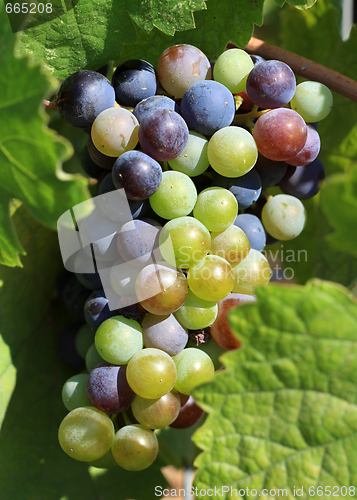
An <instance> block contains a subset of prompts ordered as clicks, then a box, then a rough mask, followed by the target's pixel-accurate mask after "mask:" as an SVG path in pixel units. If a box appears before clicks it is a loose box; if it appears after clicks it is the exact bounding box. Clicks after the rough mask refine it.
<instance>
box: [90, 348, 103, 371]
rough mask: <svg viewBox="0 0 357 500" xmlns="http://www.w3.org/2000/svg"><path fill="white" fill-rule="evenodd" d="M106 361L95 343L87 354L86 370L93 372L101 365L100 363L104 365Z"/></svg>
mask: <svg viewBox="0 0 357 500" xmlns="http://www.w3.org/2000/svg"><path fill="white" fill-rule="evenodd" d="M103 361H104V359H103V358H102V357H101V355H100V354H99V352H98V351H97V348H96V346H95V343H94V342H93V344H92V345H91V346H90V348H89V349H88V351H87V354H86V368H87V370H88V371H89V372H91V371H92V370H93V368H94V367H96V366H97V365H99V363H103Z"/></svg>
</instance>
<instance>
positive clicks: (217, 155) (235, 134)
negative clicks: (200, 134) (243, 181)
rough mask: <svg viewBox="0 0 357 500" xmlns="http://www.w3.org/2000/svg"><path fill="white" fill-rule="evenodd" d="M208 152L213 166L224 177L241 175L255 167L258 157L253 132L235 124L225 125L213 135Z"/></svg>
mask: <svg viewBox="0 0 357 500" xmlns="http://www.w3.org/2000/svg"><path fill="white" fill-rule="evenodd" d="M207 154H208V160H209V162H210V165H211V166H212V168H213V169H214V170H215V171H216V172H218V173H219V174H221V175H223V176H224V177H241V176H242V175H244V174H246V173H247V172H249V171H250V170H251V169H252V168H253V167H254V165H255V163H256V161H257V159H258V149H257V145H256V143H255V141H254V139H253V136H252V134H250V133H249V132H248V131H247V130H245V129H244V128H241V127H233V126H230V127H223V128H221V129H220V130H217V132H215V133H214V134H213V135H212V137H211V139H210V140H209V143H208V149H207Z"/></svg>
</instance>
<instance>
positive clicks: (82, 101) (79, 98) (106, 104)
mask: <svg viewBox="0 0 357 500" xmlns="http://www.w3.org/2000/svg"><path fill="white" fill-rule="evenodd" d="M114 104H115V92H114V89H113V87H112V86H111V84H110V81H109V80H108V78H106V77H105V76H103V75H101V74H100V73H97V72H96V71H87V70H84V71H76V72H75V73H73V74H72V75H70V76H69V77H68V78H66V80H65V81H64V82H63V83H62V85H61V88H60V89H59V92H58V96H57V108H58V111H59V113H60V115H61V116H62V118H63V119H64V120H66V121H67V122H68V123H70V124H71V125H74V126H75V127H81V128H85V127H88V126H90V125H92V123H93V122H94V120H95V119H96V117H97V116H98V115H99V114H100V113H101V112H102V111H104V110H105V109H107V108H112V107H113V106H114Z"/></svg>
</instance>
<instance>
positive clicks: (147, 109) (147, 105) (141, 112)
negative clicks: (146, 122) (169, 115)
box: [133, 95, 180, 123]
mask: <svg viewBox="0 0 357 500" xmlns="http://www.w3.org/2000/svg"><path fill="white" fill-rule="evenodd" d="M156 109H168V110H169V111H176V113H180V108H179V107H178V105H177V104H176V102H175V101H174V100H173V99H170V97H167V96H166V95H153V96H150V97H148V98H147V99H143V100H142V101H140V102H139V103H138V104H137V105H136V106H135V108H134V110H133V114H134V115H135V116H136V118H137V120H138V122H139V123H141V121H142V120H143V118H145V116H146V115H147V114H149V113H151V112H152V111H155V110H156Z"/></svg>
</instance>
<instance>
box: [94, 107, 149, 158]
mask: <svg viewBox="0 0 357 500" xmlns="http://www.w3.org/2000/svg"><path fill="white" fill-rule="evenodd" d="M138 133H139V122H138V120H137V119H136V118H135V116H134V115H133V113H130V111H128V110H127V109H124V108H110V109H106V110H105V111H102V113H100V115H98V116H97V118H96V119H95V120H94V123H93V125H92V129H91V137H92V141H93V144H94V146H95V147H96V148H97V149H98V151H100V152H101V153H103V154H105V155H107V156H114V157H115V158H118V157H119V156H120V155H122V154H123V153H125V152H126V151H130V150H132V149H134V148H135V146H136V145H137V143H138Z"/></svg>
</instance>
